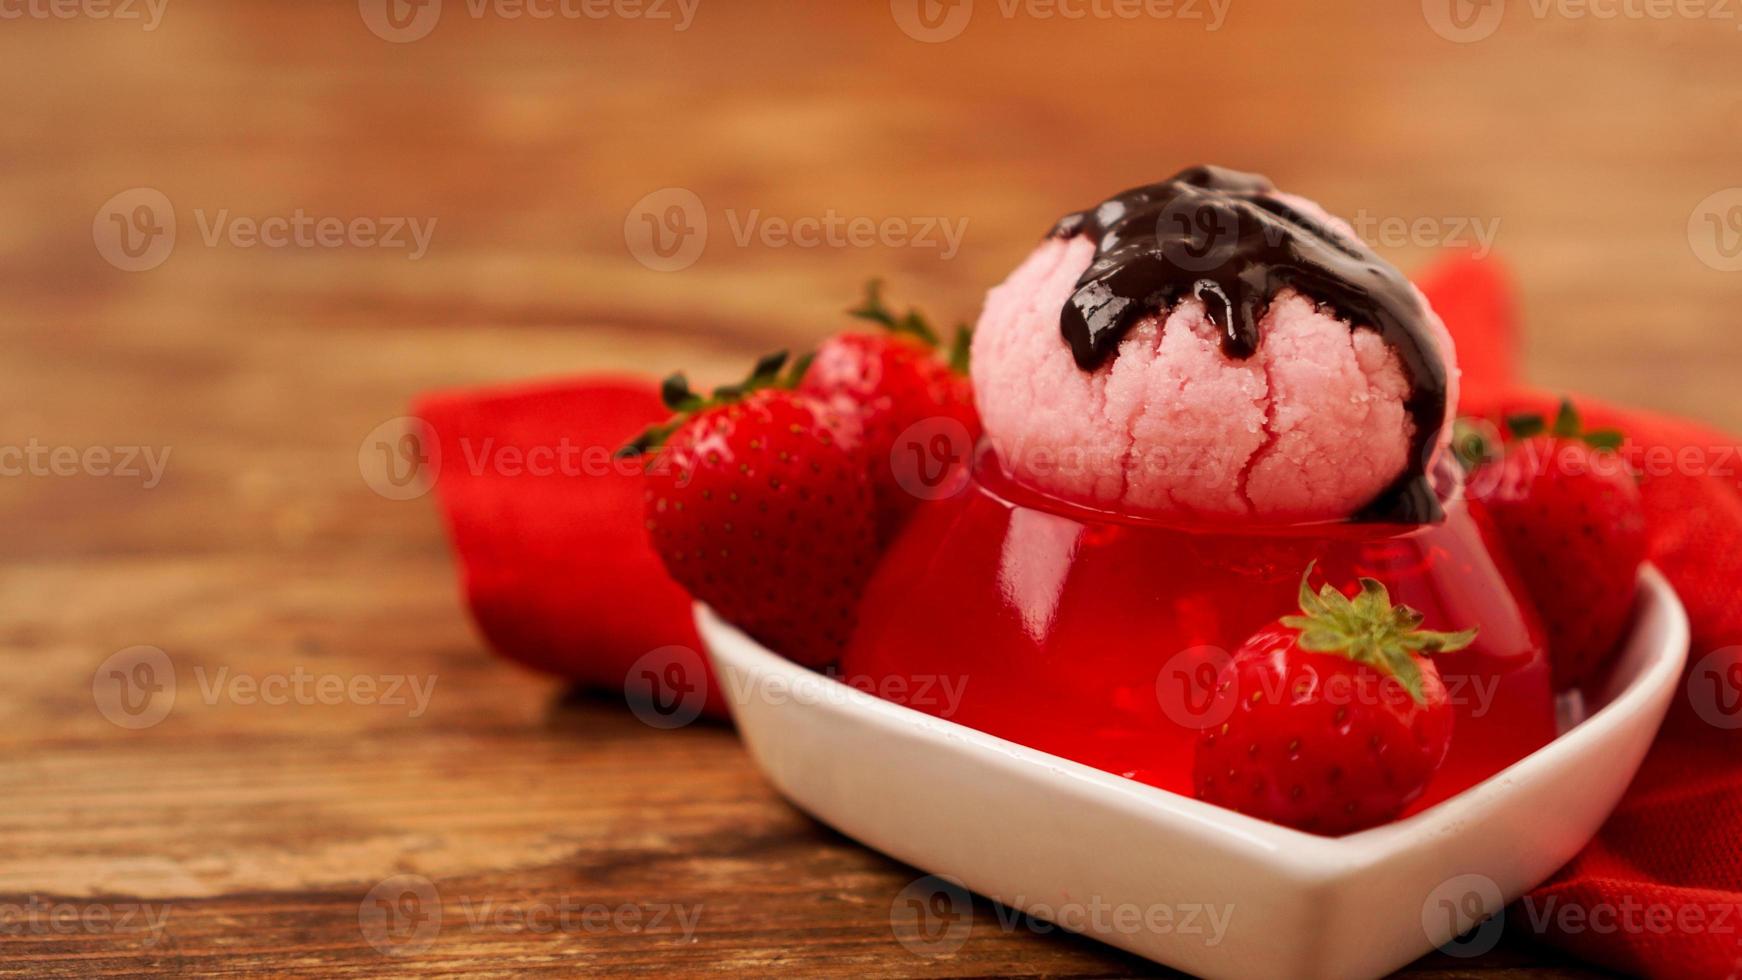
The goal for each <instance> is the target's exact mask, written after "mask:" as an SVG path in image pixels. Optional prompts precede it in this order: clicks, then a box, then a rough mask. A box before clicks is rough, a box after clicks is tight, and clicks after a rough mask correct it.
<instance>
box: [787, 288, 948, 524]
mask: <svg viewBox="0 0 1742 980" xmlns="http://www.w3.org/2000/svg"><path fill="white" fill-rule="evenodd" d="M848 312H849V313H850V314H851V315H852V316H855V317H857V318H859V319H861V320H868V321H870V322H872V323H876V324H879V325H880V326H882V327H883V330H882V332H879V333H843V334H838V335H836V336H834V337H832V338H830V339H829V340H826V341H824V342H823V344H822V345H821V346H820V347H818V348H817V352H816V355H815V358H814V359H813V360H812V362H811V365H810V369H809V370H808V371H807V372H806V373H805V376H804V380H803V381H802V382H801V383H800V384H799V391H801V392H803V393H805V394H807V395H811V396H813V397H816V398H818V399H821V400H822V401H824V402H827V403H828V404H829V406H830V407H832V408H834V409H835V410H836V411H837V412H839V413H840V414H841V415H842V416H843V417H845V418H848V419H851V420H853V421H854V422H856V423H857V425H858V427H859V431H860V441H861V442H862V443H863V445H864V447H865V456H866V459H867V461H868V463H869V465H870V473H871V486H872V489H873V492H874V493H875V494H876V499H877V530H878V539H879V541H881V542H882V543H885V544H887V543H888V542H889V541H890V540H891V539H892V538H893V537H894V536H895V533H896V532H897V531H899V530H900V528H901V525H902V524H903V523H905V521H906V519H907V516H908V515H909V514H910V513H912V511H913V509H914V508H915V507H916V506H918V504H919V501H920V500H921V499H925V498H930V497H935V496H943V495H947V493H948V492H949V489H950V488H951V487H959V485H960V482H959V480H957V479H955V478H956V477H957V475H958V474H960V473H962V472H965V466H966V464H967V462H968V460H969V458H970V456H971V454H972V450H973V446H974V442H975V441H976V440H977V439H979V437H980V417H979V414H978V413H977V412H975V410H974V392H973V386H972V385H971V384H970V383H969V381H968V378H967V359H968V341H969V339H970V338H971V332H970V331H969V330H968V328H967V327H966V326H965V325H964V326H959V327H957V328H956V337H955V341H954V343H953V344H952V347H951V354H950V357H949V359H948V360H945V359H944V358H943V357H942V356H940V352H939V349H938V335H937V332H936V331H935V330H933V329H932V327H931V325H930V324H929V323H928V322H927V321H926V319H925V317H923V316H921V315H920V314H919V313H918V312H917V311H915V310H909V311H908V312H907V313H906V314H905V315H902V316H896V315H895V313H894V312H893V311H891V310H890V309H889V308H888V307H887V306H886V305H884V302H883V297H882V284H881V283H879V282H877V281H876V280H873V281H872V282H871V283H869V284H868V285H867V286H866V289H865V301H864V303H863V304H861V305H860V306H858V307H856V308H855V309H852V310H850V311H848ZM940 488H941V489H940Z"/></svg>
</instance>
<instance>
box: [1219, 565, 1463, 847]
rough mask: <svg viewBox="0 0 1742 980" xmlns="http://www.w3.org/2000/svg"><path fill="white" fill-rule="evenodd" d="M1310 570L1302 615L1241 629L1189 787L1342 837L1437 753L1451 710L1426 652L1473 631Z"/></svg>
mask: <svg viewBox="0 0 1742 980" xmlns="http://www.w3.org/2000/svg"><path fill="white" fill-rule="evenodd" d="M1311 577H1312V567H1311V566H1310V565H1309V566H1308V567H1307V572H1306V575H1305V576H1303V577H1302V578H1301V584H1300V613H1301V614H1300V615H1298V616H1285V617H1283V618H1282V619H1280V620H1277V621H1276V622H1275V623H1273V624H1271V625H1270V626H1267V627H1265V628H1264V629H1262V630H1259V631H1258V633H1256V634H1255V635H1254V636H1253V637H1252V638H1251V639H1249V640H1247V641H1246V642H1245V643H1244V644H1243V645H1242V646H1241V647H1240V649H1239V650H1237V651H1235V653H1234V655H1233V657H1232V658H1230V660H1229V661H1228V663H1227V664H1226V665H1224V666H1223V668H1222V670H1221V673H1220V674H1219V675H1218V676H1217V679H1216V692H1215V700H1213V701H1212V702H1211V705H1210V712H1211V714H1210V715H1209V717H1210V718H1217V717H1221V718H1224V719H1225V720H1224V721H1223V722H1222V723H1221V724H1220V725H1210V726H1208V727H1206V728H1205V729H1204V731H1203V732H1202V733H1200V735H1199V736H1198V742H1197V746H1196V754H1195V756H1194V759H1193V780H1192V781H1193V786H1194V788H1195V789H1196V791H1197V796H1198V798H1199V799H1201V800H1206V801H1208V802H1211V803H1215V804H1218V805H1220V806H1225V807H1228V808H1229V809H1232V810H1238V811H1240V812H1241V813H1246V814H1250V815H1252V816H1255V817H1261V818H1263V819H1266V820H1272V821H1275V822H1276V823H1280V824H1283V825H1285V826H1289V827H1294V828H1297V829H1300V830H1306V831H1311V832H1313V833H1317V834H1326V835H1337V834H1346V833H1350V832H1353V831H1356V830H1362V829H1365V828H1367V827H1372V826H1375V825H1377V824H1380V823H1384V822H1385V821H1387V820H1391V819H1393V818H1395V817H1396V816H1397V815H1398V814H1399V813H1401V812H1402V811H1403V808H1404V807H1406V806H1408V805H1409V804H1410V802H1411V801H1413V800H1414V799H1415V798H1416V797H1418V796H1420V795H1421V793H1422V790H1423V789H1424V788H1425V787H1426V786H1427V782H1428V779H1429V778H1430V777H1431V776H1433V774H1434V772H1435V771H1437V770H1438V769H1439V767H1440V764H1441V763H1442V762H1444V761H1445V757H1446V750H1447V748H1449V747H1450V745H1451V738H1452V708H1451V705H1450V704H1449V703H1448V699H1447V696H1446V687H1445V684H1444V682H1442V681H1441V680H1440V674H1439V670H1438V669H1437V668H1436V667H1435V666H1434V665H1433V663H1432V662H1431V661H1429V660H1428V659H1427V656H1428V655H1430V654H1434V653H1440V652H1446V651H1452V650H1460V649H1463V648H1464V647H1466V646H1468V645H1469V644H1470V642H1471V641H1472V640H1474V639H1475V635H1476V631H1475V630H1473V629H1472V630H1465V631H1463V632H1461V633H1437V632H1433V631H1429V630H1423V629H1421V628H1420V627H1421V623H1422V615H1421V613H1419V612H1417V611H1415V610H1414V609H1411V608H1410V607H1408V606H1395V607H1394V606H1392V604H1391V597H1390V595H1389V593H1388V592H1387V591H1386V588H1385V586H1384V585H1382V584H1380V583H1379V582H1377V581H1375V580H1374V579H1370V578H1363V579H1361V590H1360V592H1359V593H1357V594H1356V595H1355V596H1354V597H1353V598H1350V597H1349V596H1346V595H1344V594H1343V593H1342V592H1340V591H1338V590H1337V589H1335V588H1332V587H1331V586H1329V585H1325V586H1323V587H1321V588H1320V590H1319V591H1318V593H1317V594H1314V592H1313V590H1312V586H1311V585H1310V584H1309V581H1310V579H1311Z"/></svg>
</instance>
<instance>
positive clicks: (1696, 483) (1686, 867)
mask: <svg viewBox="0 0 1742 980" xmlns="http://www.w3.org/2000/svg"><path fill="white" fill-rule="evenodd" d="M1421 287H1422V290H1423V291H1424V292H1425V293H1427V295H1428V298H1429V300H1430V301H1431V302H1432V303H1433V305H1434V308H1435V309H1436V310H1438V311H1439V312H1440V314H1441V316H1442V317H1444V318H1445V320H1446V325H1447V326H1448V327H1449V328H1450V329H1451V331H1452V335H1453V337H1454V338H1455V339H1456V341H1457V345H1458V361H1459V364H1460V365H1461V366H1462V367H1463V370H1464V378H1463V381H1464V395H1463V399H1462V402H1461V405H1460V409H1461V411H1462V412H1463V413H1464V414H1474V415H1482V416H1485V417H1488V418H1499V417H1500V415H1502V414H1503V413H1509V412H1515V411H1523V410H1529V411H1536V412H1544V413H1552V409H1553V407H1554V404H1555V402H1557V401H1558V400H1559V395H1558V394H1556V395H1553V396H1550V395H1547V394H1544V393H1540V392H1534V391H1531V390H1529V389H1526V388H1524V387H1523V386H1521V385H1520V384H1519V381H1518V378H1517V373H1516V366H1515V365H1516V353H1515V352H1516V329H1515V317H1514V314H1513V309H1514V306H1513V302H1512V299H1511V296H1510V293H1509V290H1508V287H1507V283H1506V280H1505V277H1504V276H1503V275H1502V274H1501V273H1500V272H1499V271H1498V270H1497V269H1496V268H1495V267H1494V265H1493V264H1492V263H1487V262H1481V261H1478V260H1475V259H1471V258H1455V259H1451V260H1448V261H1446V262H1443V263H1442V264H1441V265H1439V266H1438V267H1436V268H1434V269H1432V270H1430V271H1429V272H1428V273H1427V274H1425V275H1424V276H1422V277H1421ZM1574 397H1575V401H1576V402H1577V403H1578V405H1579V407H1580V410H1581V411H1582V412H1583V413H1584V415H1585V416H1586V418H1587V420H1588V423H1589V424H1591V425H1593V426H1596V427H1609V426H1613V427H1615V428H1619V429H1621V430H1622V431H1623V432H1624V433H1625V434H1626V435H1627V437H1628V441H1627V444H1626V445H1624V446H1623V449H1622V451H1623V452H1625V453H1626V454H1627V455H1628V458H1629V459H1631V460H1632V461H1633V462H1634V465H1635V466H1636V467H1638V468H1639V469H1640V471H1641V473H1642V478H1641V483H1640V491H1641V494H1642V496H1643V497H1644V501H1645V509H1646V520H1647V528H1648V533H1649V535H1650V555H1651V560H1652V561H1653V562H1655V563H1656V564H1657V566H1658V567H1659V568H1660V569H1662V571H1663V573H1664V575H1665V577H1667V578H1668V579H1669V581H1670V583H1671V584H1673V585H1674V586H1675V588H1676V591H1677V592H1678V593H1679V594H1680V595H1681V599H1682V602H1683V603H1684V604H1686V606H1687V610H1688V616H1689V619H1690V621H1691V623H1692V627H1693V647H1692V649H1691V651H1690V655H1689V664H1690V666H1689V674H1688V676H1687V677H1686V678H1685V681H1686V683H1685V684H1684V685H1683V687H1682V689H1681V691H1679V692H1678V694H1677V696H1676V698H1675V700H1674V701H1673V702H1672V704H1671V707H1670V711H1669V717H1668V719H1667V720H1666V722H1665V724H1664V728H1663V731H1662V733H1661V734H1660V735H1659V736H1658V739H1657V742H1656V743H1655V744H1654V745H1653V746H1652V749H1651V752H1650V754H1649V755H1648V756H1647V757H1646V760H1645V763H1644V765H1643V767H1642V768H1641V769H1640V771H1639V775H1638V777H1637V778H1636V779H1635V780H1634V781H1633V785H1632V786H1631V787H1630V788H1629V789H1628V791H1627V794H1626V796H1625V797H1623V798H1622V801H1621V804H1620V806H1619V807H1618V808H1617V809H1616V811H1615V813H1614V815H1613V816H1612V817H1610V819H1609V821H1608V823H1606V824H1604V826H1603V829H1602V830H1601V831H1600V832H1599V833H1598V835H1597V839H1596V840H1594V841H1592V842H1591V844H1590V846H1588V847H1586V848H1585V850H1584V851H1583V852H1582V853H1580V854H1579V856H1578V857H1576V858H1574V859H1573V861H1572V862H1571V863H1570V864H1568V865H1567V866H1566V867H1565V868H1564V869H1562V870H1561V871H1560V872H1559V873H1558V874H1557V875H1556V876H1555V877H1554V878H1553V879H1551V880H1550V881H1549V882H1548V883H1546V884H1544V885H1543V886H1542V887H1541V888H1538V889H1537V890H1536V891H1534V892H1532V893H1531V894H1530V895H1528V896H1526V898H1525V899H1524V900H1523V901H1522V902H1520V903H1519V905H1518V906H1515V907H1514V908H1512V909H1508V911H1507V917H1506V920H1505V928H1506V930H1507V931H1508V932H1511V931H1513V930H1517V929H1520V928H1523V929H1526V930H1529V931H1530V932H1531V933H1532V934H1536V935H1539V936H1540V938H1542V939H1544V940H1546V941H1548V942H1551V943H1553V944H1555V945H1557V946H1559V947H1561V948H1563V949H1565V950H1567V951H1568V952H1570V953H1572V954H1573V955H1575V956H1578V957H1579V958H1581V959H1584V960H1588V961H1590V962H1592V963H1595V964H1597V965H1600V966H1604V967H1607V968H1609V969H1617V970H1625V971H1627V972H1630V973H1636V974H1640V975H1643V976H1650V977H1713V978H1729V977H1736V976H1737V975H1738V973H1739V972H1742V727H1725V726H1727V725H1728V726H1742V709H1739V708H1738V706H1737V702H1738V701H1739V700H1742V646H1739V645H1742V457H1739V454H1738V447H1739V446H1742V440H1737V439H1735V438H1734V437H1729V436H1725V435H1723V434H1722V433H1719V432H1716V431H1714V430H1712V429H1710V428H1707V427H1705V426H1702V425H1699V424H1697V423H1692V422H1686V421H1682V420H1678V419H1672V418H1667V417H1664V416H1660V415H1654V414H1651V413H1647V412H1638V411H1631V410H1624V409H1620V408H1616V407H1614V406H1611V405H1606V404H1602V403H1600V402H1598V401H1596V400H1594V399H1589V398H1584V397H1580V396H1574ZM1569 910H1570V911H1569Z"/></svg>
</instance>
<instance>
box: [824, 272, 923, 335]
mask: <svg viewBox="0 0 1742 980" xmlns="http://www.w3.org/2000/svg"><path fill="white" fill-rule="evenodd" d="M847 315H848V316H852V317H856V318H858V319H860V320H868V321H870V322H872V323H875V324H877V325H879V326H881V327H882V328H883V329H885V330H888V331H889V332H890V333H894V334H902V335H906V336H909V337H913V338H915V339H916V340H918V341H920V342H921V343H923V344H925V345H926V346H927V347H936V346H937V345H938V334H937V331H936V330H933V329H932V326H931V324H930V323H929V322H927V321H926V318H925V317H924V316H922V315H921V314H920V312H919V311H918V310H908V311H907V312H906V313H905V314H903V315H901V316H899V317H898V316H896V315H895V311H894V310H891V309H890V308H889V305H888V304H886V303H885V302H884V301H883V280H881V279H873V280H871V281H870V282H867V283H866V284H865V298H864V299H863V300H861V301H860V303H859V305H858V306H855V307H853V308H851V309H849V310H848V311H847Z"/></svg>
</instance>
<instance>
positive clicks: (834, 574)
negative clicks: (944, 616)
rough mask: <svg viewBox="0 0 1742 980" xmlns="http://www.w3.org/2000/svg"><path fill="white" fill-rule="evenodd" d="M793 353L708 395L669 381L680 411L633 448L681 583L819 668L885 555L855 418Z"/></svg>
mask: <svg viewBox="0 0 1742 980" xmlns="http://www.w3.org/2000/svg"><path fill="white" fill-rule="evenodd" d="M785 360H786V355H785V354H784V353H782V354H778V355H774V356H773V357H768V358H764V359H763V360H762V361H760V362H758V364H757V366H756V369H755V371H754V372H753V373H752V374H751V376H750V379H749V380H748V381H746V382H745V383H743V384H741V385H737V386H732V387H726V388H720V389H717V390H716V391H715V392H714V394H713V396H712V397H711V398H708V399H703V398H701V397H700V396H698V395H695V394H694V393H692V392H691V391H690V390H689V385H688V384H687V382H685V380H684V378H683V376H682V375H681V374H680V375H674V376H673V377H671V378H670V379H668V380H667V381H666V384H665V388H664V397H665V401H666V404H667V406H668V407H669V408H671V409H672V410H673V411H675V412H677V413H678V414H677V416H676V417H675V418H674V419H672V420H671V421H670V422H668V423H666V424H664V425H661V426H656V427H655V428H653V429H650V430H648V431H647V432H646V433H644V434H643V435H642V437H641V438H639V439H637V440H636V441H635V442H634V443H631V444H630V446H629V447H628V448H627V451H631V452H637V453H647V452H649V451H651V450H653V449H654V448H656V447H659V446H661V445H663V447H664V451H663V453H662V454H661V455H660V456H659V457H657V458H655V459H653V460H652V461H651V462H650V463H649V464H648V466H647V468H646V477H645V479H646V481H647V486H646V493H645V516H646V523H647V530H648V533H649V535H650V536H651V538H652V541H653V547H654V550H655V551H657V552H658V553H659V556H660V558H661V560H662V561H663V562H664V563H665V567H666V569H667V570H668V571H670V572H671V576H672V578H674V579H676V580H677V581H678V583H679V584H680V585H682V586H683V587H684V588H685V589H687V590H688V591H689V593H690V594H691V595H692V596H694V597H695V598H697V599H699V600H701V601H703V602H706V603H707V604H708V605H710V606H712V607H713V609H714V611H715V612H717V613H718V614H720V615H721V616H722V617H724V618H725V619H727V620H729V621H731V622H732V623H735V624H737V625H738V626H739V627H740V628H741V629H743V630H744V631H745V632H747V633H749V634H750V635H752V636H754V637H756V638H757V639H758V640H760V641H762V642H763V643H766V644H768V646H769V647H771V648H772V649H774V650H777V651H779V652H780V653H782V654H785V655H786V656H788V657H790V658H792V659H793V660H796V661H798V662H799V663H801V664H805V665H807V666H813V667H815V666H822V665H824V664H827V663H829V662H831V661H833V660H835V659H836V658H837V657H838V656H839V655H840V652H841V649H842V647H844V646H845V645H846V642H847V638H848V637H849V636H850V635H851V634H852V632H853V626H854V610H855V608H856V606H857V604H858V599H859V592H860V589H861V588H862V587H863V586H864V584H865V581H866V579H867V578H868V577H869V576H870V572H871V566H872V562H873V560H874V559H875V558H876V554H877V551H876V531H875V526H874V524H873V505H872V496H871V487H870V484H869V482H868V481H867V478H866V474H865V464H864V459H863V457H862V456H861V454H860V452H859V448H858V446H857V444H856V443H855V442H854V437H853V433H852V429H851V427H850V426H846V427H844V426H843V423H842V422H841V421H840V420H838V419H837V418H836V417H835V416H834V415H833V413H832V412H831V411H830V410H829V409H828V407H827V406H825V405H824V404H823V403H821V402H819V401H817V400H815V399H813V398H810V397H808V396H806V395H803V394H799V393H798V392H795V391H793V390H791V386H792V385H793V384H794V383H795V382H796V381H797V379H798V377H800V376H802V374H803V370H804V367H803V364H802V363H801V364H800V365H799V366H798V367H796V368H795V369H794V371H793V372H791V373H790V374H788V375H787V376H786V377H784V378H783V377H782V376H781V368H782V366H783V365H784V364H785Z"/></svg>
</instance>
